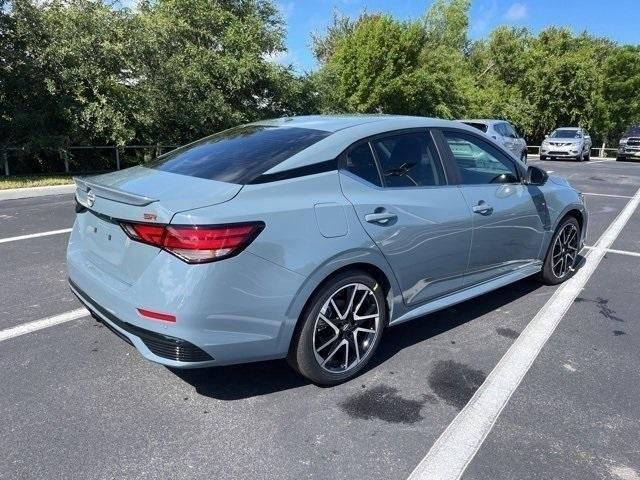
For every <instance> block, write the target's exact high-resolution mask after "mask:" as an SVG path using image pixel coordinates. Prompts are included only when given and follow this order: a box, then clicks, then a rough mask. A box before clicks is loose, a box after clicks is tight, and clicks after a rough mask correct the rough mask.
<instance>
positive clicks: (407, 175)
mask: <svg viewBox="0 0 640 480" xmlns="http://www.w3.org/2000/svg"><path fill="white" fill-rule="evenodd" d="M341 165H342V167H341V170H340V181H341V185H342V189H343V192H344V194H345V196H346V197H347V199H348V200H349V201H350V202H351V203H352V204H353V208H354V209H355V211H356V213H357V216H358V218H359V220H360V222H361V224H362V226H363V227H364V229H365V230H366V232H367V233H368V234H369V236H370V237H371V239H372V240H373V241H374V242H375V243H376V245H377V246H378V247H379V248H380V250H381V252H382V253H383V255H384V256H385V258H386V259H387V260H388V262H389V264H390V265H391V268H392V269H393V271H394V273H395V275H396V278H397V280H398V283H399V284H400V286H401V288H402V295H403V298H404V301H405V303H406V304H410V305H412V304H418V303H420V302H423V301H426V300H429V299H432V298H436V297H439V296H442V295H445V294H447V293H449V292H452V291H454V290H457V289H460V288H462V285H463V281H464V274H465V272H466V268H467V261H468V255H469V248H470V246H471V214H470V212H469V209H468V207H467V204H466V202H465V200H464V198H463V196H462V192H461V191H460V189H459V188H458V187H456V186H455V185H450V184H448V183H447V174H446V173H445V170H444V168H443V164H442V162H441V160H440V157H439V155H438V151H437V149H436V148H435V144H434V140H433V138H432V136H431V134H430V132H429V131H428V130H418V131H414V130H412V131H403V132H401V133H400V132H395V133H392V134H387V135H383V136H377V137H374V138H371V139H367V140H365V141H362V142H359V143H358V144H355V145H354V146H352V147H351V148H350V149H348V150H347V151H346V152H345V153H344V154H343V155H342V158H341Z"/></svg>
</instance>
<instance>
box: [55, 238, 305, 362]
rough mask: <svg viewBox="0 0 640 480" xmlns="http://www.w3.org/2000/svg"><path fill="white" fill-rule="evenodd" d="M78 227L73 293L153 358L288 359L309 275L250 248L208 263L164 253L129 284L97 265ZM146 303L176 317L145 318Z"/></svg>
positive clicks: (71, 250)
mask: <svg viewBox="0 0 640 480" xmlns="http://www.w3.org/2000/svg"><path fill="white" fill-rule="evenodd" d="M76 228H77V226H76V227H74V231H73V232H72V234H71V238H70V241H69V247H68V250H67V269H68V277H69V283H70V287H71V289H72V291H73V292H74V294H76V296H78V298H79V299H80V300H81V302H82V303H83V304H85V305H86V306H87V308H88V309H89V310H90V311H91V312H92V313H93V314H94V316H95V317H97V318H99V319H100V320H101V321H102V322H103V323H104V324H105V325H106V326H108V327H109V328H110V329H111V330H112V331H114V332H115V333H117V334H118V335H119V336H120V337H122V338H123V339H125V340H127V341H128V342H129V343H131V344H132V345H133V346H134V347H136V349H137V350H138V351H139V352H140V354H141V355H142V356H143V357H145V358H146V359H148V360H151V361H153V362H157V363H161V364H163V365H167V366H170V367H176V368H193V367H206V366H212V365H227V364H234V363H244V362H252V361H259V360H268V359H274V358H282V357H284V356H286V354H287V352H288V348H289V343H290V341H291V336H292V334H293V330H294V328H295V324H296V321H297V317H296V318H294V314H293V313H292V312H290V306H291V304H292V302H293V299H294V298H295V295H296V293H297V292H298V290H299V289H300V287H301V285H302V283H303V281H304V278H303V277H302V276H300V275H298V274H296V273H294V272H291V271H290V270H287V269H285V268H282V267H280V266H278V265H276V264H274V263H272V262H269V261H267V260H264V259H262V258H261V257H258V256H256V255H254V254H252V253H250V252H247V251H245V252H242V253H241V254H240V255H238V256H236V257H234V258H230V259H227V260H222V261H220V262H214V263H211V264H205V265H188V264H186V263H184V262H182V261H181V260H179V259H178V258H176V257H174V256H173V255H170V254H168V253H166V252H159V253H158V254H157V255H156V256H155V257H154V258H153V259H152V261H151V262H150V264H149V265H148V266H147V267H146V268H145V269H144V271H143V272H142V274H141V275H140V277H139V278H137V279H135V280H134V281H133V282H132V283H130V284H129V283H125V282H123V281H121V280H120V279H118V278H116V277H114V276H112V275H110V274H109V273H108V272H107V271H105V270H102V269H101V268H100V266H99V265H97V264H95V263H93V261H92V257H91V255H88V254H87V253H86V249H85V247H84V245H83V239H82V238H81V236H80V235H79V234H78V232H77V231H76ZM149 248H151V247H149ZM139 308H143V309H148V310H152V311H154V312H163V313H167V314H172V315H175V317H176V321H175V322H167V321H161V320H154V319H150V318H147V317H144V316H142V315H141V314H140V313H139V312H138V309H139Z"/></svg>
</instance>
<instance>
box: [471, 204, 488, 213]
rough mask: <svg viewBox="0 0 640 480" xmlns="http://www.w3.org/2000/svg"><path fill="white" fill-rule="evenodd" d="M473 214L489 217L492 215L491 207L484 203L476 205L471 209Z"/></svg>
mask: <svg viewBox="0 0 640 480" xmlns="http://www.w3.org/2000/svg"><path fill="white" fill-rule="evenodd" d="M471 210H472V211H473V213H479V214H480V215H490V214H491V213H493V207H492V206H491V205H489V204H488V203H485V202H480V203H479V204H478V205H474V206H473V207H471Z"/></svg>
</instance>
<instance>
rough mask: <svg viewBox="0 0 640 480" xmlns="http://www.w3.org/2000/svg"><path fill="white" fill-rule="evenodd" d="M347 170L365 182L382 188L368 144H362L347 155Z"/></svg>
mask: <svg viewBox="0 0 640 480" xmlns="http://www.w3.org/2000/svg"><path fill="white" fill-rule="evenodd" d="M347 170H349V171H350V172H351V173H353V174H354V175H357V176H358V177H360V178H362V179H364V180H366V181H367V182H370V183H373V184H374V185H377V186H379V187H380V186H382V185H381V184H380V175H378V167H376V161H375V160H374V158H373V153H371V147H370V146H369V144H368V143H363V144H361V145H359V146H357V147H355V148H353V149H351V150H350V151H349V152H348V153H347Z"/></svg>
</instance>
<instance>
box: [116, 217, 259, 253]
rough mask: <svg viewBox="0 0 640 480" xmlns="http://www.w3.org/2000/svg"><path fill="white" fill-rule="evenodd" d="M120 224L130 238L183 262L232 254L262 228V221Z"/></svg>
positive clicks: (249, 241) (240, 249) (237, 251)
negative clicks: (199, 223)
mask: <svg viewBox="0 0 640 480" xmlns="http://www.w3.org/2000/svg"><path fill="white" fill-rule="evenodd" d="M120 225H121V226H122V229H123V230H124V231H125V233H126V234H127V235H128V236H129V238H131V239H132V240H135V241H137V242H142V243H147V244H149V245H153V246H156V247H158V248H162V249H163V250H166V251H167V252H169V253H171V254H173V255H175V256H176V257H178V258H179V259H181V260H183V261H185V262H187V263H207V262H215V261H216V260H222V259H224V258H229V257H233V256H234V255H237V254H238V253H240V252H241V251H242V250H244V249H245V248H246V247H247V245H249V244H250V243H251V242H252V241H253V239H255V238H256V237H257V236H258V234H259V233H260V231H261V230H262V229H263V228H264V223H262V222H250V223H232V224H228V225H206V226H201V225H153V224H147V223H128V222H122V223H121V224H120Z"/></svg>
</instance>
